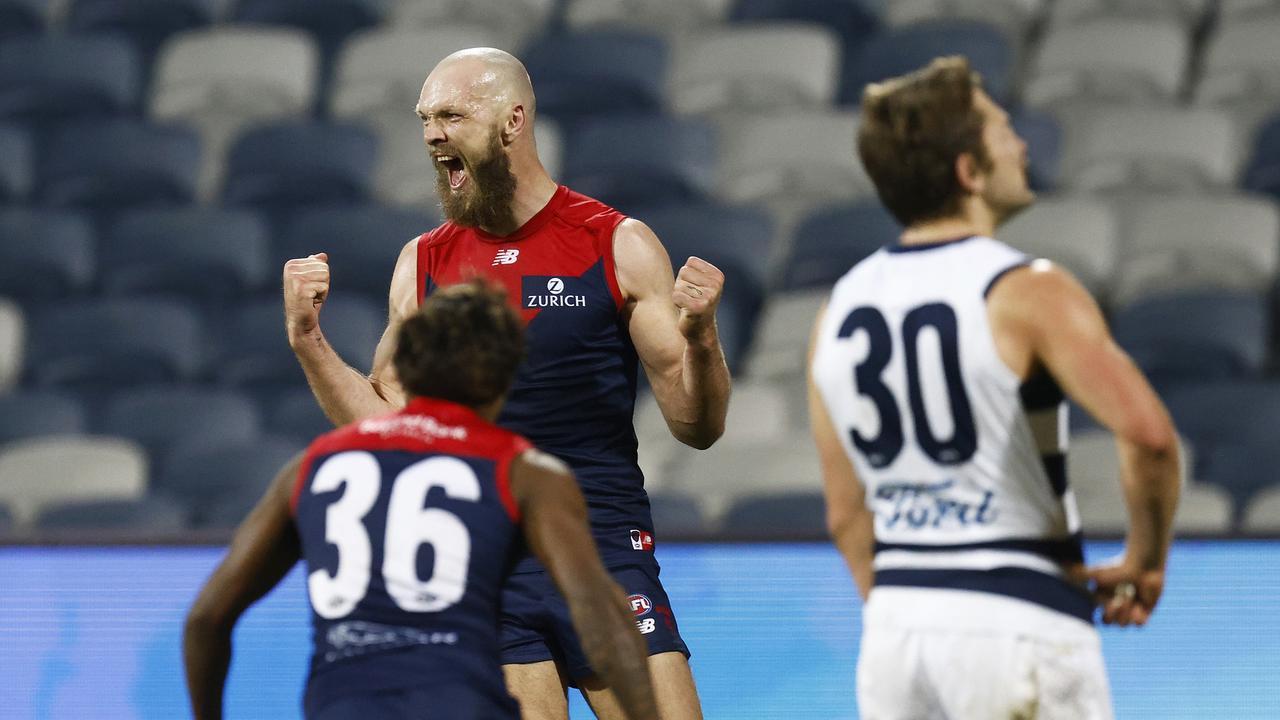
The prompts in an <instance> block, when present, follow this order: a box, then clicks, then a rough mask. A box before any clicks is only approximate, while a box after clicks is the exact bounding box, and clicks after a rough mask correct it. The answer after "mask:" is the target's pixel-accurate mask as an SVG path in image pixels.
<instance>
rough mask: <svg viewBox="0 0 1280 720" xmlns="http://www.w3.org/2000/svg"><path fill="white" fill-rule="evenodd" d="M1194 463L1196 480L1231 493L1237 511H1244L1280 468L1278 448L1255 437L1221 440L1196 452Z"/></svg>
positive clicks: (1272, 481) (1269, 483)
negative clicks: (1229, 440)
mask: <svg viewBox="0 0 1280 720" xmlns="http://www.w3.org/2000/svg"><path fill="white" fill-rule="evenodd" d="M1273 429H1274V426H1273ZM1196 466H1197V467H1196V475H1195V477H1196V479H1197V480H1199V481H1202V482H1207V483H1211V484H1213V485H1217V486H1219V487H1221V488H1222V489H1223V490H1226V491H1227V492H1229V493H1231V497H1232V499H1233V500H1234V501H1235V506H1236V509H1237V511H1238V512H1239V513H1240V514H1243V511H1244V509H1245V508H1246V507H1247V505H1248V502H1249V500H1250V499H1251V498H1252V497H1253V496H1254V495H1255V494H1257V493H1258V491H1260V490H1263V489H1265V488H1266V487H1268V486H1270V485H1272V484H1274V482H1275V477H1276V473H1277V469H1280V447H1278V446H1277V445H1276V444H1275V443H1273V442H1265V441H1264V442H1258V441H1256V440H1255V441H1254V442H1238V443H1223V444H1221V445H1217V446H1214V447H1211V448H1209V449H1207V450H1205V451H1204V452H1200V451H1197V454H1196Z"/></svg>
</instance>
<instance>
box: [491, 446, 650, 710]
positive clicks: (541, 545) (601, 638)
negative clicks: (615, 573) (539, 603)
mask: <svg viewBox="0 0 1280 720" xmlns="http://www.w3.org/2000/svg"><path fill="white" fill-rule="evenodd" d="M511 491H512V494H513V495H515V498H516V503H517V504H518V505H519V507H520V512H521V514H522V515H523V517H524V533H525V537H526V538H527V539H528V541H529V546H530V547H531V548H532V549H533V552H534V554H535V555H537V557H538V559H539V560H541V561H542V562H543V564H544V565H546V566H547V570H548V572H550V573H551V577H552V579H553V580H555V583H556V587H558V588H559V589H560V593H561V594H562V595H564V598H565V600H566V602H567V603H568V604H569V614H570V615H571V616H572V618H573V627H574V629H575V630H576V631H577V633H578V638H579V639H580V640H581V642H582V649H583V650H584V651H585V652H586V653H587V659H588V660H590V661H591V667H592V668H593V669H594V670H595V671H596V672H597V673H598V674H599V675H600V678H601V679H602V680H603V681H604V682H605V684H607V685H608V686H609V688H610V689H611V690H612V691H613V694H614V696H615V697H616V698H617V700H618V702H619V703H620V704H621V705H622V708H623V710H624V711H625V712H626V713H627V717H628V718H629V719H630V720H640V719H642V718H643V719H645V720H648V719H650V718H657V717H658V712H657V706H656V704H655V700H654V696H653V683H652V680H651V679H650V676H649V663H648V652H647V647H646V645H645V642H644V639H643V638H642V637H641V636H640V633H639V631H637V630H636V626H635V620H634V619H633V617H632V615H631V610H630V609H629V608H628V607H627V600H626V597H625V596H624V595H623V592H622V588H620V587H618V584H617V583H615V582H614V581H613V578H611V577H609V573H608V572H607V571H606V570H605V568H604V565H603V564H602V563H601V562H600V555H599V553H598V552H597V551H596V544H595V541H594V540H593V539H592V538H591V533H590V531H589V530H588V529H587V507H586V503H585V502H583V499H582V493H581V491H579V490H578V485H577V483H576V482H575V481H574V479H573V475H572V474H571V473H570V471H569V469H568V468H567V467H565V465H564V464H563V463H561V462H560V461H559V460H556V459H555V458H553V457H551V456H550V455H547V454H545V453H542V452H539V451H537V450H529V451H527V452H525V453H524V454H523V455H521V456H520V457H519V458H517V459H516V460H515V461H513V462H512V464H511Z"/></svg>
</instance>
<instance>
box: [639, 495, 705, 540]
mask: <svg viewBox="0 0 1280 720" xmlns="http://www.w3.org/2000/svg"><path fill="white" fill-rule="evenodd" d="M649 509H650V511H651V512H652V514H653V526H654V530H655V531H656V532H657V533H658V535H659V536H660V537H673V536H674V537H680V538H689V537H701V536H705V535H708V534H710V533H708V530H709V527H708V523H707V519H706V517H704V516H703V514H702V510H701V509H700V508H699V507H698V501H697V500H696V499H695V498H693V497H692V496H690V495H686V494H684V493H676V492H655V493H649Z"/></svg>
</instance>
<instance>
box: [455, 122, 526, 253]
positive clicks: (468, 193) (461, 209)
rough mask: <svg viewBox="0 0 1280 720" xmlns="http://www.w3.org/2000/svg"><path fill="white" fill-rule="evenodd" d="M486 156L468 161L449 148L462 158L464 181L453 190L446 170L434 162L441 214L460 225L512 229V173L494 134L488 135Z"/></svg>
mask: <svg viewBox="0 0 1280 720" xmlns="http://www.w3.org/2000/svg"><path fill="white" fill-rule="evenodd" d="M486 149H487V151H488V154H487V156H486V157H484V158H481V159H478V160H476V161H475V162H469V161H468V160H467V159H466V158H465V157H464V156H463V155H462V154H461V153H455V152H453V151H452V150H448V149H447V148H445V147H443V146H442V148H441V150H442V151H446V152H450V153H451V154H454V156H455V157H458V158H460V159H462V162H463V165H464V167H465V168H466V172H467V181H466V183H465V184H464V185H463V187H462V189H461V190H460V191H458V192H455V191H454V190H453V188H451V187H450V186H449V171H448V169H447V168H445V167H444V166H443V165H441V164H440V163H436V194H437V195H438V196H439V197H440V207H441V209H442V210H444V216H445V218H446V219H448V220H450V221H451V222H453V223H455V224H458V225H461V226H463V227H473V228H488V229H490V230H495V231H498V232H500V233H501V232H511V231H513V230H515V229H516V227H515V225H516V221H515V213H514V212H512V208H511V206H512V201H513V200H514V199H515V196H516V176H515V175H513V174H512V173H511V159H510V158H508V157H507V154H506V153H505V152H503V151H502V146H501V145H500V144H499V143H498V134H497V133H496V132H495V133H493V134H491V135H490V136H489V144H488V147H487V148H486Z"/></svg>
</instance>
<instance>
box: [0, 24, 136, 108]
mask: <svg viewBox="0 0 1280 720" xmlns="http://www.w3.org/2000/svg"><path fill="white" fill-rule="evenodd" d="M141 91H142V65H141V60H140V59H139V57H138V52H137V50H135V49H134V48H133V46H131V45H130V44H129V43H128V42H127V41H125V40H124V39H122V38H116V37H110V36H94V37H79V36H63V35H47V36H43V35H42V36H33V37H18V38H10V39H8V40H5V41H4V43H3V44H0V118H5V117H8V118H18V119H23V120H31V121H38V122H48V121H51V120H58V119H64V118H67V117H70V116H73V115H83V114H85V113H92V114H93V117H95V118H103V117H110V116H111V115H115V114H121V113H128V112H131V111H133V110H135V109H136V108H137V107H138V100H139V98H140V93H141Z"/></svg>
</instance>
